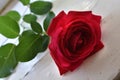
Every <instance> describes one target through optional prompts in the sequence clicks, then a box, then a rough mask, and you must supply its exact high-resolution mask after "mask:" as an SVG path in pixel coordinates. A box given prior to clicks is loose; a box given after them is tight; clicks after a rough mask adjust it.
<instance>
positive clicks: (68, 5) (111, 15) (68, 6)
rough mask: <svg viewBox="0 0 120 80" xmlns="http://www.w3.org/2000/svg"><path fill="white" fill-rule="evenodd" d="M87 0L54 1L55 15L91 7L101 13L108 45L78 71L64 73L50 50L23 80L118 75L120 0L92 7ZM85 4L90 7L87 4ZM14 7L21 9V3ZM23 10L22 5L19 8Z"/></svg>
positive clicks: (100, 79)
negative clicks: (83, 1) (58, 67)
mask: <svg viewBox="0 0 120 80" xmlns="http://www.w3.org/2000/svg"><path fill="white" fill-rule="evenodd" d="M85 1H86V2H85V3H82V5H81V0H73V1H72V0H71V1H70V0H66V1H65V0H57V1H53V9H52V10H53V11H54V12H55V13H56V14H57V13H59V12H60V11H61V10H65V11H66V12H68V11H69V10H79V11H80V10H92V11H93V13H95V14H98V15H101V16H102V23H101V29H102V41H103V43H104V45H105V47H104V48H103V49H102V50H100V51H99V52H97V53H96V54H95V55H93V56H91V57H89V58H88V59H86V60H85V61H84V62H83V64H82V65H81V66H80V67H79V68H77V69H76V70H75V71H73V72H68V73H66V74H65V75H63V76H60V75H59V71H58V69H57V66H56V65H55V63H54V61H53V60H52V58H51V56H50V54H49V51H47V54H46V56H44V57H43V58H42V59H41V60H40V61H39V62H37V64H36V65H35V66H34V68H33V69H32V71H30V73H29V74H28V75H26V77H25V78H24V79H22V80H113V78H114V77H115V76H116V75H117V73H118V72H119V71H120V43H119V41H120V34H119V33H120V27H119V26H120V7H119V5H120V0H97V3H96V4H94V3H93V5H90V6H89V5H88V4H87V1H88V3H90V0H85ZM94 1H96V0H94ZM63 2H64V3H63ZM83 4H84V5H83ZM86 5H88V6H89V7H84V6H86ZM91 6H92V7H91ZM14 9H16V10H18V5H17V6H15V7H14ZM23 10H24V9H22V8H21V7H19V10H18V11H20V12H21V11H22V12H23ZM15 80H16V79H15Z"/></svg>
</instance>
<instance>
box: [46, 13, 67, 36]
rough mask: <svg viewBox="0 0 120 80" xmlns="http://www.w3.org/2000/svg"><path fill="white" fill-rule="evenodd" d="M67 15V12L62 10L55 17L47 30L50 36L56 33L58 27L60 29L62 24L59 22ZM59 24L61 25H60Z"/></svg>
mask: <svg viewBox="0 0 120 80" xmlns="http://www.w3.org/2000/svg"><path fill="white" fill-rule="evenodd" d="M65 16H66V13H65V12H64V11H61V12H60V13H59V14H58V16H56V17H55V18H53V20H52V22H51V24H50V26H49V27H48V30H47V34H48V35H49V36H52V35H53V34H55V31H56V29H59V28H60V27H61V26H60V24H59V22H60V21H61V20H62V19H63V18H64V17H65ZM58 24H59V25H58Z"/></svg>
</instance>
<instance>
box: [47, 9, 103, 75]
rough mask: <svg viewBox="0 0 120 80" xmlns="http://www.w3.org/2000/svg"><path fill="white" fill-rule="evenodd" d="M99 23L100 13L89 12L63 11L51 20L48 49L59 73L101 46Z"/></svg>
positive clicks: (76, 64)
mask: <svg viewBox="0 0 120 80" xmlns="http://www.w3.org/2000/svg"><path fill="white" fill-rule="evenodd" d="M100 22H101V16H97V15H94V14H92V12H91V11H84V12H77V11H70V12H69V13H68V14H66V13H65V12H64V11H62V12H60V13H59V14H58V15H57V16H56V17H55V18H54V19H53V20H52V22H51V24H50V26H49V28H48V31H47V33H48V35H49V36H50V37H51V42H50V44H49V49H50V53H51V56H52V58H53V59H54V61H55V63H56V64H57V66H58V68H59V71H60V74H61V75H62V74H64V73H65V72H67V71H73V70H74V69H76V68H77V67H78V66H80V65H81V63H82V62H83V61H84V60H85V59H86V58H87V57H88V56H90V55H92V54H94V53H95V52H97V51H98V50H100V49H101V48H103V44H102V42H101V41H100V40H101V29H100Z"/></svg>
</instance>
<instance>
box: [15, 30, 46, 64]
mask: <svg viewBox="0 0 120 80" xmlns="http://www.w3.org/2000/svg"><path fill="white" fill-rule="evenodd" d="M47 39H48V37H42V36H40V35H38V34H35V33H34V32H33V31H31V30H27V31H25V32H23V33H22V35H21V37H20V38H19V44H18V46H17V48H16V58H17V60H18V61H21V62H26V61H29V60H32V59H33V58H34V57H35V56H36V55H37V54H38V53H39V52H41V51H44V50H45V49H46V46H47V45H48V40H47ZM43 45H44V46H43ZM43 47H44V48H43Z"/></svg>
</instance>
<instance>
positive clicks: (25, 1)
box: [20, 0, 30, 5]
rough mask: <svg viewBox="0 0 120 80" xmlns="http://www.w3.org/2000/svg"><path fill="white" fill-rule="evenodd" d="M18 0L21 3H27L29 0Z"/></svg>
mask: <svg viewBox="0 0 120 80" xmlns="http://www.w3.org/2000/svg"><path fill="white" fill-rule="evenodd" d="M20 2H21V3H22V4H23V5H28V4H30V0H20Z"/></svg>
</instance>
